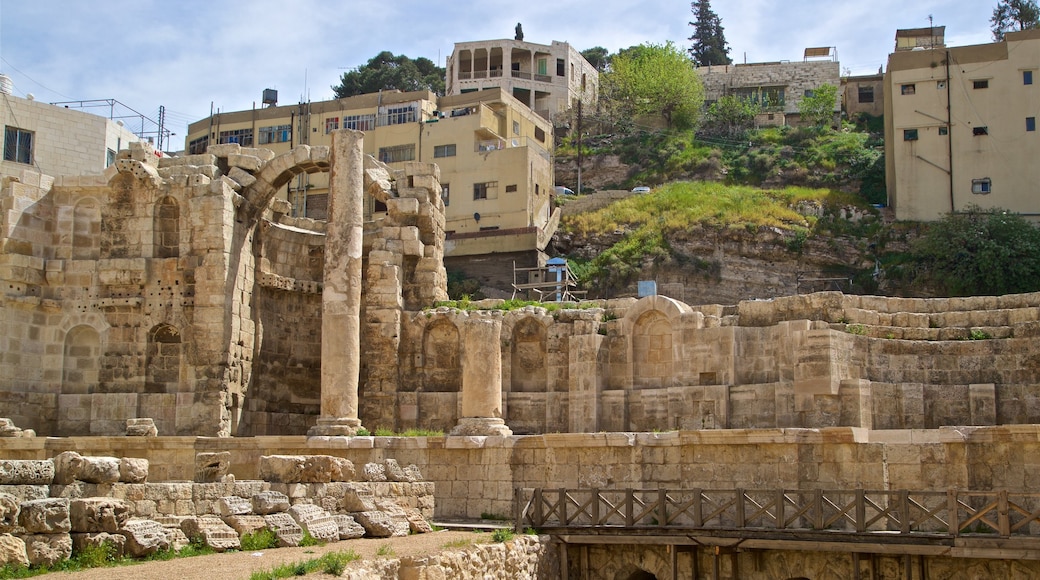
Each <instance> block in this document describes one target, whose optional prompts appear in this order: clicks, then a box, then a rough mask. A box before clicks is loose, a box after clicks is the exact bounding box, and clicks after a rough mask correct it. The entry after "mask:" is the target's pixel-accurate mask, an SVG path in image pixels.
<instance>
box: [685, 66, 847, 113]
mask: <svg viewBox="0 0 1040 580" xmlns="http://www.w3.org/2000/svg"><path fill="white" fill-rule="evenodd" d="M697 72H699V73H700V75H701V80H702V81H703V82H704V96H705V98H706V99H709V100H718V98H719V97H722V96H724V95H730V94H738V95H739V94H742V93H741V92H739V91H740V90H741V89H756V88H780V89H783V91H784V92H783V96H784V102H783V103H780V105H782V106H781V107H780V108H781V109H782V110H783V111H784V112H785V113H798V103H799V102H801V100H802V97H803V96H804V95H805V91H811V90H814V89H817V88H819V87H820V86H821V85H823V84H831V85H834V86H835V87H838V86H840V84H841V78H840V72H841V71H840V66H839V64H838V62H837V61H809V62H762V63H750V64H732V65H721V66H703V67H698V69H697ZM773 105H776V103H773ZM839 106H840V103H839V102H838V100H837V99H835V102H834V110H835V111H837V110H838V108H839Z"/></svg>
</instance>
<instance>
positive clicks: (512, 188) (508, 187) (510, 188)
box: [506, 183, 516, 193]
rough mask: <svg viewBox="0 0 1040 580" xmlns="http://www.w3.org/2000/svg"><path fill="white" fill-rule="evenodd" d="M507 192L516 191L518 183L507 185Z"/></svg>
mask: <svg viewBox="0 0 1040 580" xmlns="http://www.w3.org/2000/svg"><path fill="white" fill-rule="evenodd" d="M506 193H516V184H515V183H514V184H513V185H507V186H506Z"/></svg>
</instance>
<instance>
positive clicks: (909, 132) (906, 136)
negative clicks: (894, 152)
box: [903, 129, 917, 141]
mask: <svg viewBox="0 0 1040 580" xmlns="http://www.w3.org/2000/svg"><path fill="white" fill-rule="evenodd" d="M903 141H917V129H903Z"/></svg>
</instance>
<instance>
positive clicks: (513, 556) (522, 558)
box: [343, 535, 613, 580]
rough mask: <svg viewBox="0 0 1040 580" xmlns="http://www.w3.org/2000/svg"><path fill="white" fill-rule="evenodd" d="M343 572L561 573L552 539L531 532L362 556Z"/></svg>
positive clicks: (467, 579)
mask: <svg viewBox="0 0 1040 580" xmlns="http://www.w3.org/2000/svg"><path fill="white" fill-rule="evenodd" d="M343 576H344V577H345V578H349V579H356V580H361V579H364V580H398V579H399V578H452V579H455V580H483V579H485V578H526V579H529V580H554V579H556V578H560V577H561V575H560V561H559V549H558V548H557V547H556V545H555V544H554V543H553V541H552V539H551V538H550V537H549V536H531V535H523V536H517V537H516V538H514V539H513V540H510V541H509V542H505V543H501V544H499V543H495V544H476V545H473V546H469V547H467V548H464V549H460V550H445V551H443V552H440V553H439V554H434V555H430V556H420V557H409V558H401V559H396V558H380V559H378V560H366V561H363V562H360V563H357V564H353V565H351V566H349V567H348V568H347V571H346V572H345V573H344V574H343ZM572 578H577V576H572ZM611 578H613V576H611Z"/></svg>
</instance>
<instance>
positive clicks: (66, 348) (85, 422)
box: [56, 324, 101, 436]
mask: <svg viewBox="0 0 1040 580" xmlns="http://www.w3.org/2000/svg"><path fill="white" fill-rule="evenodd" d="M100 367H101V334H100V333H99V332H98V331H97V330H96V329H95V328H94V327H93V326H90V325H87V324H80V325H77V326H73V327H72V328H71V329H69V330H68V332H66V333H65V341H64V344H63V346H62V363H61V390H60V394H59V395H58V417H57V419H58V429H57V433H56V434H60V435H63V436H75V435H90V434H91V433H90V424H91V421H92V419H93V414H94V413H93V407H94V405H93V393H94V392H95V390H96V389H97V385H98V379H99V369H100Z"/></svg>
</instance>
